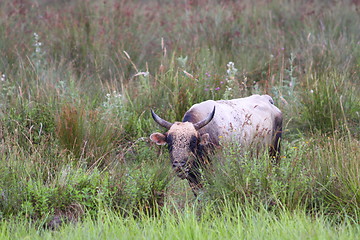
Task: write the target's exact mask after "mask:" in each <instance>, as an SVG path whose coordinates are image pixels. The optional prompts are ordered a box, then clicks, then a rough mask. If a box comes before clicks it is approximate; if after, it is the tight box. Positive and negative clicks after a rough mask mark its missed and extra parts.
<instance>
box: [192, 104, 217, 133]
mask: <svg viewBox="0 0 360 240" xmlns="http://www.w3.org/2000/svg"><path fill="white" fill-rule="evenodd" d="M214 115H215V106H214V109H213V110H212V112H211V113H210V114H209V115H208V116H207V118H205V119H204V120H202V121H200V122H197V123H195V124H194V127H195V129H196V130H199V129H200V128H202V127H205V126H206V124H208V123H209V122H210V121H211V120H212V119H213V117H214Z"/></svg>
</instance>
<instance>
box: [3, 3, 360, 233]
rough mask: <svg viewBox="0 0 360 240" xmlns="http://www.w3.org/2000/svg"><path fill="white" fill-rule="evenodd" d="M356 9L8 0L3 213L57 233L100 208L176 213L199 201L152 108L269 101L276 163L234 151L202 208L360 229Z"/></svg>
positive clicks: (221, 161) (172, 113) (162, 111)
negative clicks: (277, 135)
mask: <svg viewBox="0 0 360 240" xmlns="http://www.w3.org/2000/svg"><path fill="white" fill-rule="evenodd" d="M359 9H360V5H359V2H358V1H350V0H342V1H322V0H315V1H305V0H300V1H284V0H272V1H265V0H258V1H250V0H243V1H230V0H227V1H215V0H197V1H165V0H164V1H155V0H154V1H152V0H150V1H140V0H139V1H126V0H119V1H115V0H109V1H97V0H94V1H90V0H86V1H47V0H37V1H30V0H19V1H8V0H5V1H1V2H0V53H1V55H0V77H1V79H0V220H1V221H3V222H4V223H6V224H7V223H9V224H10V222H11V221H14V219H26V220H28V221H30V222H31V224H34V226H45V227H46V228H55V227H56V226H57V222H61V223H64V222H65V223H70V222H78V221H82V220H83V219H86V218H87V217H90V218H94V219H97V218H98V217H99V216H102V217H104V216H103V214H102V211H103V209H107V210H109V211H110V212H116V213H117V214H119V216H121V217H124V218H126V217H129V216H135V218H136V217H139V218H141V216H142V214H144V213H146V214H147V215H150V216H158V215H159V214H160V215H161V211H162V210H161V209H162V208H163V207H164V206H171V207H169V211H170V212H172V211H175V212H176V211H182V210H183V209H185V208H186V207H185V206H186V205H187V204H190V205H191V204H195V203H194V202H197V201H196V200H194V199H193V196H192V195H191V192H190V189H189V187H188V186H187V185H186V183H185V182H184V181H180V180H179V179H177V178H175V177H174V176H173V173H172V172H171V168H170V164H169V160H168V155H167V151H166V148H160V147H158V146H155V145H154V144H152V143H150V141H149V139H148V136H149V135H150V134H151V133H152V132H154V131H162V130H159V127H158V126H157V125H156V124H155V123H154V122H153V120H152V119H151V116H150V112H149V110H150V109H151V108H153V109H155V110H156V112H157V114H159V115H160V116H162V117H164V118H166V119H167V120H169V121H175V120H180V119H181V118H182V115H183V114H184V113H185V111H186V110H187V109H188V108H189V107H191V106H192V105H193V104H195V103H198V102H201V101H204V100H207V99H215V100H216V99H229V98H237V97H244V96H248V95H251V94H269V95H271V96H272V97H273V98H274V100H275V103H276V105H277V106H278V107H279V108H280V109H281V110H282V111H283V113H284V117H285V119H284V140H283V152H282V161H281V164H280V166H279V167H278V168H274V167H273V166H272V165H271V164H270V163H269V161H268V159H267V158H266V156H264V157H263V158H260V159H251V158H250V157H248V156H246V154H245V155H244V154H243V153H241V151H239V149H238V148H237V147H236V146H229V148H225V149H224V151H223V152H222V153H220V154H218V155H217V156H215V157H214V159H213V163H214V167H213V171H212V172H209V173H207V174H205V175H204V176H205V177H204V178H205V179H206V182H207V184H206V186H205V188H204V191H203V193H202V194H201V196H200V198H201V201H200V203H196V206H197V208H199V209H200V210H198V212H196V213H195V214H200V215H201V212H202V209H206V207H205V206H209V205H210V206H216V208H218V209H222V207H224V206H225V205H226V204H227V203H229V202H230V203H231V204H235V205H236V204H240V206H247V207H249V206H250V208H251V209H254V210H255V211H257V210H258V209H265V211H270V213H271V214H272V213H274V214H275V215H276V214H282V213H281V212H282V211H285V212H286V214H291V212H292V211H298V210H299V209H300V210H301V212H304V214H306V215H307V216H317V215H321V218H319V219H323V218H325V219H331V221H333V222H335V223H344V221H345V222H346V221H347V220H346V219H348V218H351V219H352V221H353V222H355V223H359V209H360V194H359V192H360V191H359V190H360V189H359V188H360V179H359V175H360V173H359V169H360V161H359V159H360V143H359V137H360V134H359V132H360V128H359V123H360V94H359V92H360V87H359V86H360V84H359V81H360V74H359V69H360V42H359V40H360V25H359V22H360V15H359V11H360V10H359ZM230 62H231V63H230ZM224 204H225V205H224ZM236 209H238V208H236ZM249 211H250V212H252V210H249ZM205 212H206V211H205V210H204V211H203V213H204V214H205ZM215 212H216V213H219V214H220V215H221V213H220V212H221V210H219V211H215ZM235 212H236V211H235ZM288 212H290V213H288ZM228 213H229V212H228ZM229 214H230V213H229ZM284 214H285V213H284ZM300 215H301V214H300ZM323 215H324V216H323ZM205 216H207V215H206V214H205ZM301 216H302V215H301ZM99 218H100V217H99ZM58 219H59V220H58ZM15 221H17V220H15ZM324 221H327V220H324ZM3 226H5V225H3Z"/></svg>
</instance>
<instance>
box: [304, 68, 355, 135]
mask: <svg viewBox="0 0 360 240" xmlns="http://www.w3.org/2000/svg"><path fill="white" fill-rule="evenodd" d="M345 78H347V76H342V75H339V74H337V73H328V74H325V75H322V76H318V77H316V76H313V77H309V79H308V80H307V90H306V91H304V92H303V97H302V99H303V100H302V104H303V107H302V110H303V112H302V120H303V121H305V122H306V124H307V126H308V127H309V128H310V129H311V130H313V131H316V130H318V131H321V132H323V133H329V132H334V131H337V130H341V131H344V132H345V133H346V134H348V133H349V134H355V135H357V134H356V130H355V129H356V126H354V124H355V125H356V124H357V123H356V122H357V121H356V119H358V117H359V116H358V114H359V111H360V104H359V95H358V94H357V89H356V88H355V86H353V83H351V82H348V81H346V79H345ZM350 128H351V129H353V130H355V131H352V132H350V131H349V129H350Z"/></svg>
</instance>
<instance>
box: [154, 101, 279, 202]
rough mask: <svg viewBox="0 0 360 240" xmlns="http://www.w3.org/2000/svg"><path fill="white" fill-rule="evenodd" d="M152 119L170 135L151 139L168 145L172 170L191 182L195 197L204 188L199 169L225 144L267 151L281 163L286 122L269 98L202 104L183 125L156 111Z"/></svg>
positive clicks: (254, 150)
mask: <svg viewBox="0 0 360 240" xmlns="http://www.w3.org/2000/svg"><path fill="white" fill-rule="evenodd" d="M151 115H152V117H153V119H154V120H155V122H156V123H158V124H159V125H160V126H162V127H164V128H166V129H167V132H166V133H164V134H163V133H158V132H156V133H153V134H151V135H150V139H151V140H152V141H153V142H155V143H156V144H158V145H166V144H167V146H168V150H169V154H170V158H171V163H172V167H173V169H174V170H175V172H176V173H177V175H178V176H179V177H180V178H182V179H187V180H188V182H189V184H190V186H191V188H192V190H193V192H194V194H195V196H196V193H197V191H198V190H199V189H200V188H201V187H202V184H201V181H200V179H201V176H200V172H201V170H200V169H201V168H202V167H204V166H206V164H208V163H209V162H210V156H211V155H212V154H213V153H214V149H216V148H217V147H220V146H222V145H224V144H226V143H230V142H235V143H236V144H238V145H237V146H240V147H241V148H242V149H244V150H245V149H247V150H250V151H251V152H255V153H259V152H261V150H264V149H268V150H269V155H270V157H271V159H275V161H276V162H278V161H279V157H280V139H281V133H282V119H283V118H282V113H281V111H280V110H279V109H278V108H277V107H276V106H275V105H274V101H273V99H272V98H271V97H270V96H268V95H252V96H249V97H245V98H239V99H232V100H218V101H213V100H208V101H205V102H201V103H198V104H195V105H193V106H192V107H191V108H190V109H189V110H188V111H187V112H186V113H185V115H184V117H183V119H182V122H175V123H170V122H168V121H166V120H164V119H162V118H160V117H159V116H158V115H156V113H155V112H154V111H153V110H151Z"/></svg>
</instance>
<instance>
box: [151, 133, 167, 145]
mask: <svg viewBox="0 0 360 240" xmlns="http://www.w3.org/2000/svg"><path fill="white" fill-rule="evenodd" d="M150 139H151V141H153V142H154V143H156V144H157V145H165V144H166V136H165V135H164V134H162V133H153V134H151V135H150Z"/></svg>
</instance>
